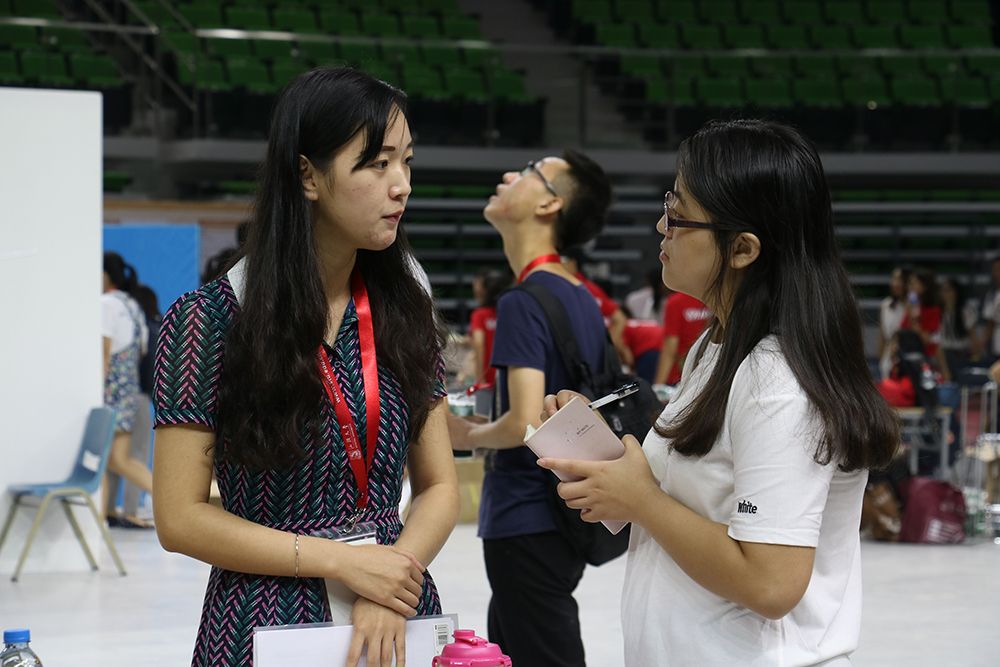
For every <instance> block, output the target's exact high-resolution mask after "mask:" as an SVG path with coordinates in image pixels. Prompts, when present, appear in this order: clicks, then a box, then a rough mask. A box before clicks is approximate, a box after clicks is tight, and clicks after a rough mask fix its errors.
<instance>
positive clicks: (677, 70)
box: [664, 56, 708, 81]
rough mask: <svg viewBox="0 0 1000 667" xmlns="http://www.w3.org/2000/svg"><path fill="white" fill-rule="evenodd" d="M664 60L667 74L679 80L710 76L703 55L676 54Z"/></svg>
mask: <svg viewBox="0 0 1000 667" xmlns="http://www.w3.org/2000/svg"><path fill="white" fill-rule="evenodd" d="M664 62H665V64H666V68H667V75H668V76H669V77H670V78H672V79H676V80H678V81H693V80H695V79H700V78H702V77H705V76H708V73H707V72H706V71H705V63H704V59H703V58H702V57H701V56H676V57H674V58H668V59H667V60H666V61H664Z"/></svg>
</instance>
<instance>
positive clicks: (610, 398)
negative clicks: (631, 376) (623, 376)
mask: <svg viewBox="0 0 1000 667" xmlns="http://www.w3.org/2000/svg"><path fill="white" fill-rule="evenodd" d="M637 391H639V383H638V382H631V383H629V384H624V385H622V386H620V387H618V388H617V389H615V390H614V391H613V392H611V393H610V394H608V395H607V396H602V397H600V398H599V399H597V400H596V401H591V402H590V403H589V404H587V407H588V408H590V409H591V410H596V409H597V408H601V407H604V406H605V405H607V404H608V403H614V402H615V401H617V400H618V399H619V398H625V397H626V396H629V395H631V394H634V393H635V392H637Z"/></svg>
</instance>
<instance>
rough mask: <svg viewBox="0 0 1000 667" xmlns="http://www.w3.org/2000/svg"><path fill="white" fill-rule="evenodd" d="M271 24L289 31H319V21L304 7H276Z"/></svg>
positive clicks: (278, 28)
mask: <svg viewBox="0 0 1000 667" xmlns="http://www.w3.org/2000/svg"><path fill="white" fill-rule="evenodd" d="M271 25H273V26H274V27H275V29H277V30H288V31H289V32H303V33H311V32H321V29H320V25H319V21H317V20H316V15H315V14H314V13H313V12H312V10H310V9H306V8H305V7H294V6H291V7H277V8H276V9H275V10H274V15H273V17H272V21H271Z"/></svg>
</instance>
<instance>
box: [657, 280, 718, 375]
mask: <svg viewBox="0 0 1000 667" xmlns="http://www.w3.org/2000/svg"><path fill="white" fill-rule="evenodd" d="M710 319H712V311H710V310H709V309H708V308H707V307H706V306H705V304H703V303H702V302H701V301H699V300H698V299H696V298H694V297H693V296H689V295H687V294H683V293H681V292H676V293H674V294H671V295H670V296H668V297H667V303H666V304H665V305H664V306H663V347H662V349H661V350H660V359H659V361H658V362H657V365H656V375H655V376H654V377H653V384H677V383H678V382H680V381H681V369H682V368H683V367H684V359H685V358H686V357H687V353H688V350H690V349H691V346H692V345H694V342H695V341H696V340H698V336H700V335H701V332H702V331H704V330H705V325H706V324H708V321H709V320H710Z"/></svg>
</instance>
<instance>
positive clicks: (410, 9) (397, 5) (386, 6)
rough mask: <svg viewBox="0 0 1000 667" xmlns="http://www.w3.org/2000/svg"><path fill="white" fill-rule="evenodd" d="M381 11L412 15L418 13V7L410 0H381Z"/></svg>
mask: <svg viewBox="0 0 1000 667" xmlns="http://www.w3.org/2000/svg"><path fill="white" fill-rule="evenodd" d="M382 11H385V12H394V13H396V14H413V15H414V16H416V15H418V14H419V13H420V10H419V8H417V7H415V6H414V3H413V2H412V1H411V0H382ZM403 18H405V17H403Z"/></svg>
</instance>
